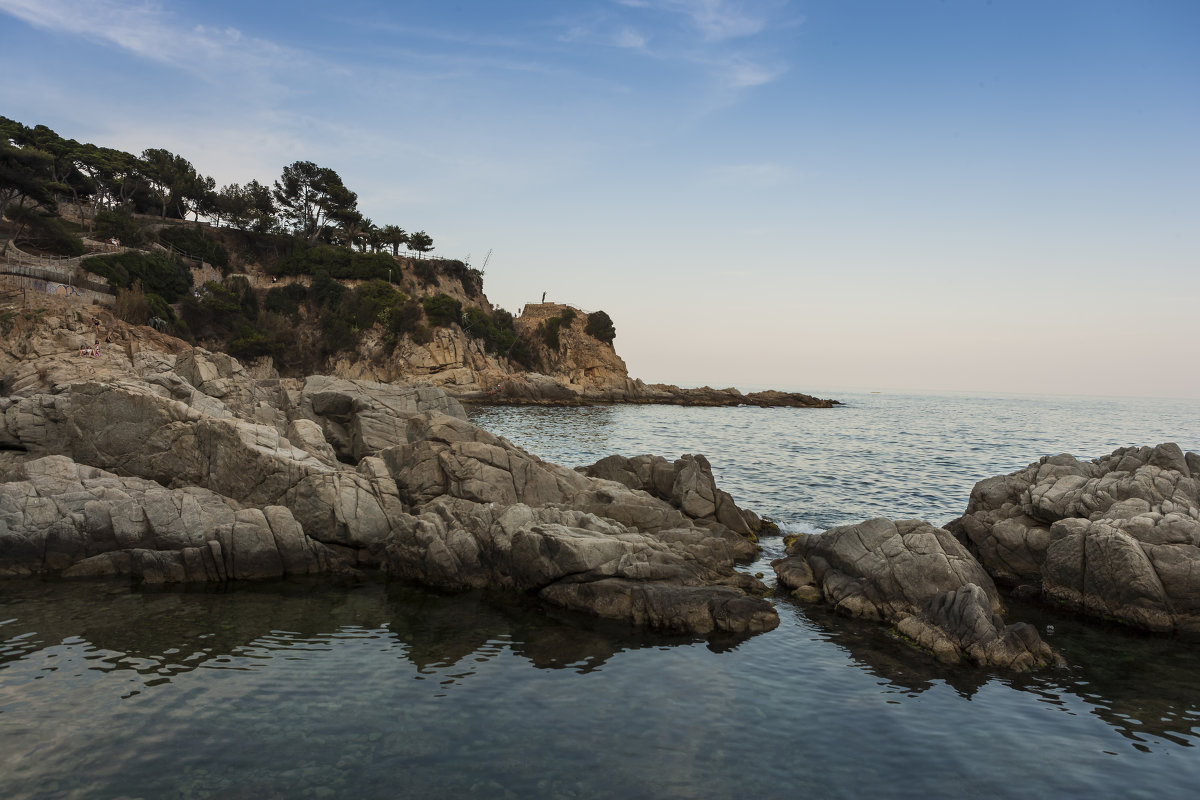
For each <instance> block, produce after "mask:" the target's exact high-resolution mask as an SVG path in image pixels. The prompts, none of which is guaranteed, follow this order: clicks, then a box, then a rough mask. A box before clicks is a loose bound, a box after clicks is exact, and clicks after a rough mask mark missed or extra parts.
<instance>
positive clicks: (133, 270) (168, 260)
mask: <svg viewBox="0 0 1200 800" xmlns="http://www.w3.org/2000/svg"><path fill="white" fill-rule="evenodd" d="M81 266H82V267H83V268H84V269H85V270H87V271H88V272H93V273H95V274H97V275H101V276H103V277H104V278H106V279H107V280H108V283H109V285H110V286H112V287H113V288H114V289H127V288H129V287H130V286H132V285H133V282H134V281H137V280H140V281H141V282H142V288H143V289H144V290H145V291H146V292H147V293H153V294H156V295H159V296H160V297H162V298H163V299H164V300H166V301H167V302H168V303H174V302H175V301H177V300H178V299H179V298H180V297H182V296H183V295H185V294H187V292H188V290H189V289H191V288H192V273H191V271H190V270H189V269H188V268H187V267H186V266H184V265H183V263H182V262H180V261H179V259H177V258H173V257H171V256H168V255H166V254H165V253H139V252H134V251H129V252H125V253H113V254H110V255H104V256H91V257H90V258H85V259H84V260H83V261H82V262H81Z"/></svg>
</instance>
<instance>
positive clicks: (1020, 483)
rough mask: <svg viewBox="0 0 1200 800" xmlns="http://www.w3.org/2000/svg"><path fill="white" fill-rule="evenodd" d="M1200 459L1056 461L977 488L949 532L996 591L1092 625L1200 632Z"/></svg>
mask: <svg viewBox="0 0 1200 800" xmlns="http://www.w3.org/2000/svg"><path fill="white" fill-rule="evenodd" d="M1198 509H1200V456H1198V455H1197V454H1195V453H1186V454H1185V453H1184V452H1183V451H1182V450H1181V449H1180V447H1179V446H1178V445H1176V444H1173V443H1164V444H1160V445H1158V446H1156V447H1123V448H1120V449H1117V450H1114V451H1113V452H1112V454H1111V455H1107V456H1104V457H1103V458H1098V459H1096V460H1094V461H1080V460H1078V459H1076V458H1075V457H1074V456H1071V455H1068V454H1062V455H1057V456H1052V457H1047V458H1042V459H1041V460H1039V461H1037V462H1035V463H1033V464H1030V465H1029V466H1028V467H1026V468H1025V469H1023V470H1019V471H1017V472H1013V473H1011V474H1009V475H1001V476H997V477H994V478H988V479H986V480H983V481H980V482H979V483H977V484H976V485H975V488H974V489H973V490H972V492H971V499H970V502H969V504H968V506H967V510H966V513H965V514H963V516H961V517H959V518H958V519H956V520H954V521H953V522H951V523H949V524H948V525H947V526H946V527H947V528H948V529H949V530H951V531H952V532H954V534H955V535H956V536H957V537H958V538H959V539H960V540H961V541H962V542H963V543H964V544H966V545H967V546H968V547H969V548H970V550H971V551H972V553H974V555H975V556H976V557H977V558H978V559H979V561H980V563H981V564H983V566H984V568H985V569H987V571H988V572H989V573H990V574H991V575H993V576H994V577H995V579H996V580H997V581H999V582H1001V583H1003V584H1006V585H1010V586H1014V587H1016V588H1017V590H1018V591H1020V592H1021V593H1023V594H1027V595H1029V596H1034V597H1041V598H1042V599H1043V600H1045V601H1047V602H1049V603H1051V604H1053V605H1057V606H1060V607H1067V608H1070V609H1074V610H1076V611H1079V612H1082V613H1084V614H1088V615H1090V616H1094V617H1097V618H1100V619H1104V620H1109V621H1116V622H1120V623H1123V624H1125V625H1129V626H1131V627H1134V628H1139V629H1144V630H1149V631H1157V632H1163V633H1167V632H1170V633H1178V634H1184V635H1187V636H1189V637H1194V636H1196V635H1200V510H1198Z"/></svg>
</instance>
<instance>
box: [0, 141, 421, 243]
mask: <svg viewBox="0 0 1200 800" xmlns="http://www.w3.org/2000/svg"><path fill="white" fill-rule="evenodd" d="M63 201H69V202H71V203H72V204H74V205H75V206H76V207H77V208H78V209H79V213H80V215H81V217H83V222H84V224H85V225H86V226H87V227H88V228H89V230H90V229H92V227H93V225H94V222H95V220H94V219H93V218H89V217H88V215H91V217H94V216H95V215H96V214H97V213H98V212H100V211H103V210H107V211H110V212H119V213H124V214H131V213H140V214H155V215H157V216H159V217H160V218H161V219H168V218H171V219H186V218H187V217H188V215H189V214H190V215H192V216H193V218H194V219H196V220H199V219H200V217H205V218H206V219H207V220H209V221H211V222H212V223H213V224H214V225H222V224H224V225H226V226H228V227H232V228H236V229H238V230H243V231H250V232H253V233H259V234H265V233H291V234H293V235H295V236H297V237H301V238H303V239H304V240H305V241H307V242H308V243H309V244H316V243H318V242H322V243H325V244H331V245H340V246H343V247H346V248H349V249H355V248H357V249H358V250H360V251H361V252H371V253H385V252H388V251H389V250H390V251H391V253H392V255H393V256H399V255H400V248H401V247H407V248H408V250H409V251H410V252H412V253H414V254H416V256H417V257H418V258H421V257H423V256H424V254H426V253H428V252H429V251H431V250H432V249H433V237H431V236H430V235H429V234H427V233H426V232H425V231H415V232H412V233H409V232H407V231H405V230H404V229H403V228H401V227H400V226H398V225H382V226H379V225H376V224H375V223H374V222H372V221H371V220H370V219H369V218H367V217H366V216H364V215H363V213H362V212H361V211H360V210H359V209H358V195H357V194H355V193H354V192H352V191H351V190H350V189H348V188H347V187H346V185H345V183H343V181H342V178H341V176H339V175H338V174H337V172H335V171H334V170H332V169H330V168H329V167H322V166H318V165H317V164H315V163H313V162H311V161H296V162H294V163H292V164H289V165H288V166H286V167H284V168H283V172H282V174H281V175H280V177H279V180H277V181H275V182H274V183H273V184H272V185H270V186H268V185H265V184H263V183H260V182H259V181H257V180H251V181H250V182H248V183H246V184H245V185H239V184H236V183H233V184H229V185H227V186H224V187H222V188H220V189H219V190H218V189H217V186H216V181H215V180H214V179H213V178H211V177H208V176H205V175H203V174H201V173H200V172H199V171H198V170H197V169H196V168H195V167H194V166H193V165H192V163H191V162H190V161H188V160H187V159H186V158H184V157H183V156H181V155H177V154H175V153H172V152H170V151H169V150H164V149H161V148H151V149H147V150H143V151H142V154H141V155H140V156H137V155H133V154H132V153H126V152H124V151H121V150H115V149H113V148H108V147H98V146H97V145H94V144H86V143H80V142H77V141H75V140H74V139H64V138H62V137H61V136H59V135H58V134H57V133H55V132H54V131H53V130H51V129H50V128H48V127H46V126H45V125H37V126H35V127H32V128H30V127H27V126H25V125H22V124H21V123H19V122H16V121H14V120H11V119H8V118H7V117H0V212H3V214H4V216H6V217H8V218H9V219H11V220H13V221H14V222H16V223H17V224H18V225H21V226H22V233H24V232H25V231H32V230H39V231H40V230H43V229H47V228H54V223H53V222H49V221H48V220H53V219H55V218H57V217H58V216H59V213H58V206H59V204H60V203H61V202H63ZM14 238H16V237H14ZM78 247H79V248H81V247H82V245H79V246H78Z"/></svg>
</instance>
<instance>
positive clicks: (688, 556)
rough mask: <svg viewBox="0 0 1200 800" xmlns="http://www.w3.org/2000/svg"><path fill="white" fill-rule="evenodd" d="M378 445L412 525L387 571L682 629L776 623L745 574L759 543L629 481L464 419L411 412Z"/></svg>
mask: <svg viewBox="0 0 1200 800" xmlns="http://www.w3.org/2000/svg"><path fill="white" fill-rule="evenodd" d="M408 438H409V442H408V443H406V444H404V445H397V446H395V447H391V448H388V449H386V450H383V451H381V453H380V458H381V459H382V461H383V462H384V463H385V464H386V466H387V469H388V471H389V473H390V474H391V475H392V476H393V477H394V478H395V480H396V484H397V486H398V487H399V491H400V493H401V496H402V498H403V500H404V501H405V502H406V503H408V504H409V505H410V506H411V511H410V513H411V515H412V517H411V518H412V519H413V520H414V522H413V524H411V525H404V526H400V527H399V529H397V530H396V531H394V532H393V535H392V536H391V538H390V539H389V543H388V546H387V554H388V561H387V568H388V569H389V571H391V572H393V573H396V574H399V575H402V576H404V577H407V578H410V579H415V580H419V581H421V582H423V583H427V584H433V585H440V586H450V587H464V586H474V587H481V586H504V587H509V588H513V589H518V590H522V591H527V592H531V591H535V592H537V593H538V595H539V596H540V597H542V598H543V599H544V600H546V601H547V602H550V603H553V604H555V605H560V606H563V607H566V608H569V609H573V610H579V611H586V612H588V613H591V614H595V615H598V616H604V617H610V618H613V619H622V620H626V621H631V622H634V623H636V624H639V625H644V626H648V627H653V628H661V629H667V630H677V631H691V632H697V633H709V632H713V631H724V632H736V633H752V632H757V631H762V630H769V629H771V628H774V627H775V626H776V625H777V624H778V617H777V615H776V613H775V611H774V609H773V608H772V607H771V606H770V604H769V603H767V602H766V601H765V600H763V599H762V598H761V597H757V596H754V595H761V594H764V593H765V591H766V587H765V586H763V585H762V584H761V583H760V582H759V581H757V580H756V579H754V578H751V577H749V576H747V575H744V574H742V573H739V572H737V571H736V570H735V569H734V563H735V561H737V560H738V559H747V558H750V557H752V556H753V555H754V553H755V552H756V548H755V546H754V545H753V543H751V542H749V541H748V540H747V539H745V538H743V537H741V536H739V535H738V534H736V533H734V532H733V531H731V530H729V529H728V528H726V527H724V526H722V525H720V524H709V525H699V524H696V523H695V522H694V521H693V520H692V519H690V518H689V517H688V516H687V515H685V514H684V513H682V512H681V511H680V510H678V509H676V508H674V507H673V506H671V505H670V504H669V503H667V502H664V501H662V500H659V499H657V498H655V497H652V496H650V495H648V494H646V493H645V492H640V491H634V490H631V489H630V488H628V487H627V486H624V485H622V484H620V483H616V482H612V481H607V480H602V479H597V478H590V477H587V476H584V475H581V474H579V473H577V472H575V471H573V470H569V469H566V468H564V467H560V466H557V465H554V464H548V463H546V462H544V461H542V460H541V459H539V458H537V457H536V456H533V455H531V454H529V453H527V452H525V451H523V450H521V449H520V448H517V447H515V446H514V445H513V444H512V443H510V442H508V441H507V440H504V439H502V438H500V437H497V436H494V435H492V434H490V433H488V432H486V431H484V430H482V429H480V428H477V427H475V426H474V425H471V424H470V423H467V422H464V421H462V420H458V419H454V418H452V417H448V416H445V415H442V414H437V413H430V414H425V415H422V416H420V417H413V418H411V419H410V420H409V425H408Z"/></svg>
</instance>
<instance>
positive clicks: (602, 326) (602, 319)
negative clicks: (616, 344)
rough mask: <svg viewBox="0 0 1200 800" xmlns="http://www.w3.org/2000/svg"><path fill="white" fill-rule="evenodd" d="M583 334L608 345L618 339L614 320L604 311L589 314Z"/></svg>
mask: <svg viewBox="0 0 1200 800" xmlns="http://www.w3.org/2000/svg"><path fill="white" fill-rule="evenodd" d="M583 332H584V333H586V334H588V335H589V336H591V337H593V338H596V339H599V340H600V341H602V342H604V343H606V344H612V342H613V339H615V338H617V329H616V328H615V327H614V326H613V321H612V319H611V318H610V317H609V316H608V314H605V313H604V312H603V311H597V312H595V313H593V314H588V318H587V325H585V326H584V328H583Z"/></svg>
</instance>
